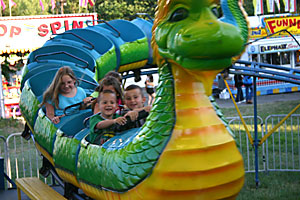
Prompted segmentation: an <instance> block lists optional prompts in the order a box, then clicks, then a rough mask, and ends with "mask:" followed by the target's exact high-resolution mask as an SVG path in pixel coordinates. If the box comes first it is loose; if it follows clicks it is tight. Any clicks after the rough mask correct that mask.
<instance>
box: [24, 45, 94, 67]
mask: <svg viewBox="0 0 300 200" xmlns="http://www.w3.org/2000/svg"><path fill="white" fill-rule="evenodd" d="M49 59H50V60H64V61H68V62H73V63H77V64H79V65H83V66H86V67H87V68H88V69H90V70H91V71H94V70H95V67H96V60H95V58H94V57H93V56H92V55H91V54H90V53H89V52H87V51H85V50H82V49H80V48H78V47H74V46H69V45H66V44H57V45H49V46H44V47H41V48H39V49H37V50H35V51H33V52H32V53H31V54H30V55H29V57H28V59H27V64H29V63H32V62H34V61H36V62H38V61H41V60H49Z"/></svg>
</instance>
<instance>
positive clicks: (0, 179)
mask: <svg viewBox="0 0 300 200" xmlns="http://www.w3.org/2000/svg"><path fill="white" fill-rule="evenodd" d="M0 190H5V184H4V158H2V157H0Z"/></svg>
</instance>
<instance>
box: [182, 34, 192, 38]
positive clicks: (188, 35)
mask: <svg viewBox="0 0 300 200" xmlns="http://www.w3.org/2000/svg"><path fill="white" fill-rule="evenodd" d="M183 37H184V38H191V37H192V35H191V34H185V35H183Z"/></svg>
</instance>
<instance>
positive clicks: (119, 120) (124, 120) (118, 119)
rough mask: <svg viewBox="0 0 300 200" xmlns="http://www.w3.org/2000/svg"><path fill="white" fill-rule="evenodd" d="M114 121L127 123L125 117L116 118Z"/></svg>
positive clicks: (120, 123)
mask: <svg viewBox="0 0 300 200" xmlns="http://www.w3.org/2000/svg"><path fill="white" fill-rule="evenodd" d="M114 122H115V123H117V124H119V125H124V124H126V122H127V120H126V118H125V117H118V118H117V119H114Z"/></svg>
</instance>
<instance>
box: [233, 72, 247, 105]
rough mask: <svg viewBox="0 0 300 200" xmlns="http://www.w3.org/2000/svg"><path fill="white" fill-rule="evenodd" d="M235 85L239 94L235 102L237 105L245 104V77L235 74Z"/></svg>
mask: <svg viewBox="0 0 300 200" xmlns="http://www.w3.org/2000/svg"><path fill="white" fill-rule="evenodd" d="M234 85H235V87H236V88H237V93H236V97H235V101H236V102H237V103H242V102H244V101H245V99H244V94H243V90H242V86H243V76H242V75H241V74H235V75H234Z"/></svg>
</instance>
